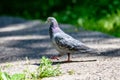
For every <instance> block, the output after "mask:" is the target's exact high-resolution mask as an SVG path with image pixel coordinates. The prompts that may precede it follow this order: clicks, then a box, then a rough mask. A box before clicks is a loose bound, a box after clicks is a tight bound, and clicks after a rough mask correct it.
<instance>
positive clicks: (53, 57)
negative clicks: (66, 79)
mask: <svg viewBox="0 0 120 80" xmlns="http://www.w3.org/2000/svg"><path fill="white" fill-rule="evenodd" d="M50 59H57V60H59V57H58V56H52V57H51V58H50Z"/></svg>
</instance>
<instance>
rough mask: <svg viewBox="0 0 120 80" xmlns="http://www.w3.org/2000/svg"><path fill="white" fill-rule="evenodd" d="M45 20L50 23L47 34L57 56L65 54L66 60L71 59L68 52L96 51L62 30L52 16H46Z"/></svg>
mask: <svg viewBox="0 0 120 80" xmlns="http://www.w3.org/2000/svg"><path fill="white" fill-rule="evenodd" d="M47 22H48V23H49V24H50V27H49V35H50V39H51V42H52V44H53V46H54V47H55V48H56V50H57V51H58V52H59V56H62V55H64V54H67V56H68V59H67V62H70V61H71V60H70V54H72V53H77V52H79V53H97V52H96V51H95V50H94V49H92V48H89V47H88V46H86V45H85V44H84V43H82V42H80V41H78V40H76V39H75V38H73V37H72V36H70V35H68V34H66V33H65V32H64V31H62V30H61V29H60V27H59V25H58V22H57V20H56V19H55V18H54V17H48V18H47ZM56 59H58V58H56Z"/></svg>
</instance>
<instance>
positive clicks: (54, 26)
mask: <svg viewBox="0 0 120 80" xmlns="http://www.w3.org/2000/svg"><path fill="white" fill-rule="evenodd" d="M60 31H61V29H60V28H59V26H58V23H57V22H56V21H55V22H51V24H50V28H49V33H50V38H52V37H53V34H55V33H57V32H60Z"/></svg>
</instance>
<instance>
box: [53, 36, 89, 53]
mask: <svg viewBox="0 0 120 80" xmlns="http://www.w3.org/2000/svg"><path fill="white" fill-rule="evenodd" d="M55 42H56V44H57V46H58V47H59V48H60V49H63V50H70V51H80V52H86V51H88V50H89V49H90V48H89V47H87V46H85V45H84V44H83V43H81V42H80V41H78V40H76V39H74V38H72V37H71V36H62V35H59V36H56V37H55Z"/></svg>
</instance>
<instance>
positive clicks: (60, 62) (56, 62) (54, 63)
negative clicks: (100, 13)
mask: <svg viewBox="0 0 120 80" xmlns="http://www.w3.org/2000/svg"><path fill="white" fill-rule="evenodd" d="M94 61H97V60H96V59H93V60H80V61H69V62H68V61H55V62H53V65H56V64H66V63H78V62H94ZM32 65H37V66H39V65H40V63H34V64H32Z"/></svg>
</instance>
